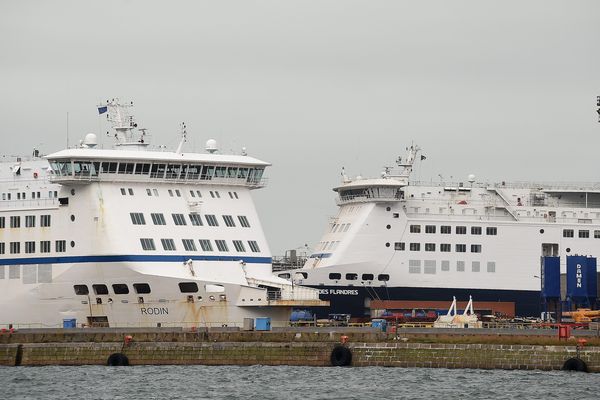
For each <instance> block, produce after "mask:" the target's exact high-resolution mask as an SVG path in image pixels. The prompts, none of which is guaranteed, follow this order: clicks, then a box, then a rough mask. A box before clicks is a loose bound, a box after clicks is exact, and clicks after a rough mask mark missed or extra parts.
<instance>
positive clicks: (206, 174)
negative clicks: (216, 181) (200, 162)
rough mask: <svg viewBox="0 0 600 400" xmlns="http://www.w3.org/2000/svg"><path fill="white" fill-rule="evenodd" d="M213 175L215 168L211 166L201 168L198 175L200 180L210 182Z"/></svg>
mask: <svg viewBox="0 0 600 400" xmlns="http://www.w3.org/2000/svg"><path fill="white" fill-rule="evenodd" d="M214 174H215V167H214V166H213V165H204V166H202V173H201V174H200V179H205V180H210V179H212V177H213V175H214Z"/></svg>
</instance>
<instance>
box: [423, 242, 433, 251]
mask: <svg viewBox="0 0 600 400" xmlns="http://www.w3.org/2000/svg"><path fill="white" fill-rule="evenodd" d="M425 251H435V243H425Z"/></svg>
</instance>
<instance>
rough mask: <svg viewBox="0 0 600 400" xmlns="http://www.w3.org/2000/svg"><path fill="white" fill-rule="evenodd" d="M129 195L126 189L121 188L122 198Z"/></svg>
mask: <svg viewBox="0 0 600 400" xmlns="http://www.w3.org/2000/svg"><path fill="white" fill-rule="evenodd" d="M126 195H127V191H126V190H125V188H121V196H126Z"/></svg>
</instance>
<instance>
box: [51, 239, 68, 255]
mask: <svg viewBox="0 0 600 400" xmlns="http://www.w3.org/2000/svg"><path fill="white" fill-rule="evenodd" d="M54 251H56V252H57V253H64V252H65V251H67V241H66V240H57V241H56V242H54Z"/></svg>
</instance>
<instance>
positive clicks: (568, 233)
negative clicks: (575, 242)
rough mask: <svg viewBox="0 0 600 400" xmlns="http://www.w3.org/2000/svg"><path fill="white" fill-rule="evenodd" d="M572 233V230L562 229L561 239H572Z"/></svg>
mask: <svg viewBox="0 0 600 400" xmlns="http://www.w3.org/2000/svg"><path fill="white" fill-rule="evenodd" d="M573 233H574V231H573V229H563V237H566V238H572V237H573V236H574V235H573Z"/></svg>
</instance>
